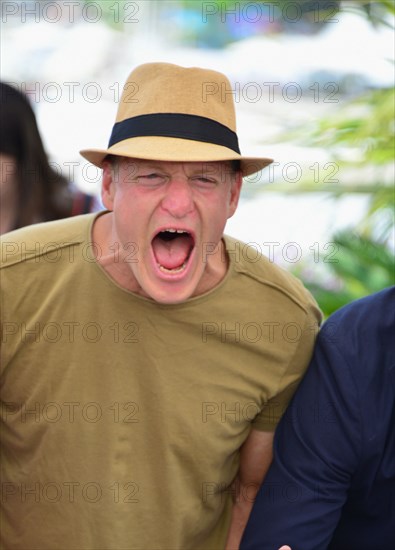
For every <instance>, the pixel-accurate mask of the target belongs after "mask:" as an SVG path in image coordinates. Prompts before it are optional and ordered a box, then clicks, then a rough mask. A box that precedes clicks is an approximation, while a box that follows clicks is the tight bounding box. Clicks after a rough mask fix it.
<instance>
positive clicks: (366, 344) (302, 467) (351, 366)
mask: <svg viewBox="0 0 395 550" xmlns="http://www.w3.org/2000/svg"><path fill="white" fill-rule="evenodd" d="M274 453H275V454H274V460H273V464H272V466H271V468H270V469H269V472H268V475H267V477H266V479H265V482H264V484H263V485H262V487H261V490H260V492H259V494H258V496H257V499H256V501H255V503H254V507H253V511H252V513H251V516H250V519H249V522H248V524H247V527H246V530H245V533H244V536H243V540H242V543H241V546H240V550H252V549H254V550H278V548H279V547H280V546H281V545H283V544H288V545H289V546H291V548H292V550H325V549H330V550H387V549H390V548H395V287H391V288H389V289H385V290H383V291H381V292H379V293H377V294H374V295H372V296H368V297H366V298H362V299H361V300H357V301H355V302H353V303H351V304H348V305H347V306H345V307H343V308H342V309H340V310H338V311H337V312H336V313H334V314H333V315H332V316H331V317H330V318H329V319H328V320H327V322H326V323H325V324H324V326H323V328H322V330H321V332H320V334H319V336H318V339H317V345H316V349H315V352H314V356H313V359H312V362H311V365H310V367H309V369H308V371H307V374H306V375H305V377H304V379H303V381H302V382H301V384H300V386H299V388H298V390H297V392H296V394H295V396H294V398H293V400H292V402H291V404H290V406H289V407H288V410H287V412H286V413H285V415H284V417H283V418H282V420H281V422H280V424H279V426H278V428H277V431H276V434H275V443H274Z"/></svg>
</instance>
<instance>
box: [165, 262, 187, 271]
mask: <svg viewBox="0 0 395 550" xmlns="http://www.w3.org/2000/svg"><path fill="white" fill-rule="evenodd" d="M186 265H187V262H184V263H183V264H182V265H181V266H180V267H177V268H176V269H167V268H166V267H163V265H160V264H158V267H159V269H160V270H161V271H163V273H180V272H181V271H183V270H184V269H185V267H186Z"/></svg>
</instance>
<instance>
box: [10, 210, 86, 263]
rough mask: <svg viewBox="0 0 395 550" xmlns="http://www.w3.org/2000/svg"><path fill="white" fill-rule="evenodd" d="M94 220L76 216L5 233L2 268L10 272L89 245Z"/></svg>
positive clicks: (84, 216)
mask: <svg viewBox="0 0 395 550" xmlns="http://www.w3.org/2000/svg"><path fill="white" fill-rule="evenodd" d="M94 217H95V214H87V215H83V216H75V217H73V218H66V219H62V220H56V221H51V222H45V223H39V224H35V225H29V226H27V227H23V228H21V229H17V230H16V231H11V232H10V233H6V234H5V235H3V236H2V237H1V239H0V243H1V268H2V269H4V268H9V267H11V266H13V265H16V264H20V263H22V262H25V261H27V260H34V259H37V258H39V257H41V256H45V255H50V254H53V253H54V252H55V251H56V250H59V249H63V248H67V247H72V246H76V245H80V244H81V243H83V242H86V241H88V240H89V234H88V232H89V227H91V224H92V223H93V219H94Z"/></svg>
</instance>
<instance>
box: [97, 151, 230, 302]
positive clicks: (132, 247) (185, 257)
mask: <svg viewBox="0 0 395 550" xmlns="http://www.w3.org/2000/svg"><path fill="white" fill-rule="evenodd" d="M240 188H241V175H240V174H239V173H238V174H235V173H234V172H232V171H231V169H230V163H227V162H212V163H201V162H186V163H181V162H160V161H148V160H135V159H121V160H119V161H118V162H117V163H116V165H115V166H111V164H110V163H105V165H104V172H103V193H102V199H103V204H104V205H105V206H106V208H108V209H109V210H112V214H111V216H112V239H113V240H114V239H115V240H116V241H117V242H115V243H112V246H114V245H115V246H117V245H119V247H120V252H121V258H122V257H123V266H122V269H123V272H124V275H125V273H127V277H130V282H131V283H132V284H136V283H137V286H138V292H139V293H140V294H142V295H144V296H148V297H150V298H152V299H153V300H155V301H157V302H160V303H178V302H182V301H184V300H187V299H188V298H190V297H191V296H196V295H198V294H201V293H203V292H206V291H207V290H209V289H210V288H212V287H214V286H216V284H218V282H219V281H220V280H221V279H222V278H223V276H224V275H225V273H226V269H227V266H226V262H225V257H224V254H223V251H222V250H221V247H222V243H221V237H222V234H223V231H224V227H225V224H226V220H227V219H228V218H229V217H231V216H232V215H233V213H234V212H235V210H236V207H237V202H238V199H239V195H240ZM120 261H122V260H120ZM128 287H130V284H129V283H128Z"/></svg>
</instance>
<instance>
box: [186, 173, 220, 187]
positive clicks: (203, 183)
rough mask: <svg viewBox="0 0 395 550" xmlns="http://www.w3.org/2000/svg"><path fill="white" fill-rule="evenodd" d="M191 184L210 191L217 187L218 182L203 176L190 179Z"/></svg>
mask: <svg viewBox="0 0 395 550" xmlns="http://www.w3.org/2000/svg"><path fill="white" fill-rule="evenodd" d="M191 182H192V184H193V185H195V186H197V187H202V188H205V189H210V188H212V187H216V186H217V185H218V181H217V180H216V179H215V178H207V177H205V176H194V177H193V178H191Z"/></svg>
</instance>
